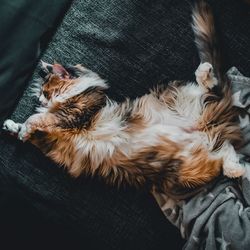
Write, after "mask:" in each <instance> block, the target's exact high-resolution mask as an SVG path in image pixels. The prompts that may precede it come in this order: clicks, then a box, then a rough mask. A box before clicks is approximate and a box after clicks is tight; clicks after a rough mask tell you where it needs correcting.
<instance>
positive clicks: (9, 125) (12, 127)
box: [3, 119, 21, 133]
mask: <svg viewBox="0 0 250 250" xmlns="http://www.w3.org/2000/svg"><path fill="white" fill-rule="evenodd" d="M20 127H21V124H20V123H15V122H14V121H12V120H10V119H8V120H6V121H5V122H4V124H3V129H4V130H6V131H9V132H11V133H18V131H19V130H20Z"/></svg>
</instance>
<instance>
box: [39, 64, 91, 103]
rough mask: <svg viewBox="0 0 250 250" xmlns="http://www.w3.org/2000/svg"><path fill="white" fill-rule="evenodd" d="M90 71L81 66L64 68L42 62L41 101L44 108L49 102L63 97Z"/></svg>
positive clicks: (59, 65)
mask: <svg viewBox="0 0 250 250" xmlns="http://www.w3.org/2000/svg"><path fill="white" fill-rule="evenodd" d="M87 71H88V70H87V69H85V68H84V67H82V66H81V65H75V66H69V67H64V66H62V65H61V64H58V63H55V64H48V63H45V62H42V67H41V71H40V75H41V76H42V77H43V80H44V82H43V84H42V86H41V91H40V96H39V101H40V103H41V104H42V105H43V106H46V105H47V104H48V102H49V101H50V100H51V99H53V98H57V97H58V96H62V95H63V94H65V93H66V92H67V91H69V90H70V89H71V88H72V86H74V84H75V83H76V80H77V79H78V78H80V77H82V76H83V75H84V74H86V72H87Z"/></svg>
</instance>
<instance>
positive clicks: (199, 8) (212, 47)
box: [192, 0, 223, 80]
mask: <svg viewBox="0 0 250 250" xmlns="http://www.w3.org/2000/svg"><path fill="white" fill-rule="evenodd" d="M192 18H193V23H192V28H193V31H194V35H195V42H196V45H197V48H198V51H199V56H200V61H201V63H204V62H209V63H210V64H212V65H213V67H214V71H215V76H216V77H217V79H219V80H220V79H222V78H223V77H222V76H223V72H222V60H221V50H220V48H219V44H218V37H217V36H216V30H215V23H214V16H213V13H212V10H211V7H210V6H209V5H208V4H207V3H206V2H205V0H198V1H197V3H196V5H195V7H194V9H193V14H192Z"/></svg>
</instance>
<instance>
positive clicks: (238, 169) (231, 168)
mask: <svg viewBox="0 0 250 250" xmlns="http://www.w3.org/2000/svg"><path fill="white" fill-rule="evenodd" d="M223 173H224V175H226V176H227V177H229V178H237V177H240V176H242V175H244V173H245V168H244V165H241V164H240V163H236V162H235V163H234V162H232V163H230V164H226V165H224V166H223Z"/></svg>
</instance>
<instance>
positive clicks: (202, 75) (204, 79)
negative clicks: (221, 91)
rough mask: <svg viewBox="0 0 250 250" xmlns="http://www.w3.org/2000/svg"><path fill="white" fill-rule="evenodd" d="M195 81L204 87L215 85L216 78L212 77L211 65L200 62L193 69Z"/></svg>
mask: <svg viewBox="0 0 250 250" xmlns="http://www.w3.org/2000/svg"><path fill="white" fill-rule="evenodd" d="M195 76H196V81H197V82H198V84H200V85H201V86H203V87H205V88H206V89H212V88H213V87H214V86H215V85H217V83H218V82H217V79H216V78H215V77H214V73H213V66H212V65H211V64H210V63H208V62H205V63H201V64H200V65H199V67H198V68H197V70H196V71H195Z"/></svg>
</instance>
